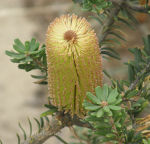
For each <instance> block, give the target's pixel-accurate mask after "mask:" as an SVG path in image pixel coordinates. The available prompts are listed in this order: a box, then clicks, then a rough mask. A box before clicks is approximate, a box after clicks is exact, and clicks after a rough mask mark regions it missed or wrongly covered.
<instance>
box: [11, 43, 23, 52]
mask: <svg viewBox="0 0 150 144" xmlns="http://www.w3.org/2000/svg"><path fill="white" fill-rule="evenodd" d="M13 48H14V49H15V50H16V51H17V52H19V53H24V52H25V51H24V50H23V49H21V48H20V47H18V45H15V44H14V45H13Z"/></svg>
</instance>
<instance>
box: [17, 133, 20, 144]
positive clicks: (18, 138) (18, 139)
mask: <svg viewBox="0 0 150 144" xmlns="http://www.w3.org/2000/svg"><path fill="white" fill-rule="evenodd" d="M16 136H17V141H18V144H20V136H19V134H18V133H17V134H16Z"/></svg>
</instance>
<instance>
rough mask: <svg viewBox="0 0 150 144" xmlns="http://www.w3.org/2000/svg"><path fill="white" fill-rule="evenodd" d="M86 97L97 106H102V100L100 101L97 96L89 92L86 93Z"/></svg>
mask: <svg viewBox="0 0 150 144" xmlns="http://www.w3.org/2000/svg"><path fill="white" fill-rule="evenodd" d="M86 96H87V98H88V99H89V100H91V101H92V102H93V103H95V104H100V100H99V99H98V98H97V97H96V96H94V95H93V94H92V93H90V92H87V93H86Z"/></svg>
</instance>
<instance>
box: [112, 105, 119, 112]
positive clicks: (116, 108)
mask: <svg viewBox="0 0 150 144" xmlns="http://www.w3.org/2000/svg"><path fill="white" fill-rule="evenodd" d="M109 108H110V109H112V110H116V111H117V110H121V107H120V106H114V105H109Z"/></svg>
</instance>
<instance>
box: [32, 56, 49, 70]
mask: <svg viewBox="0 0 150 144" xmlns="http://www.w3.org/2000/svg"><path fill="white" fill-rule="evenodd" d="M32 59H33V61H34V62H35V63H36V64H37V65H39V66H40V67H41V68H42V69H44V70H45V71H47V68H46V67H45V66H44V65H43V64H42V63H41V62H40V61H39V60H38V59H36V58H33V57H32Z"/></svg>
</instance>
